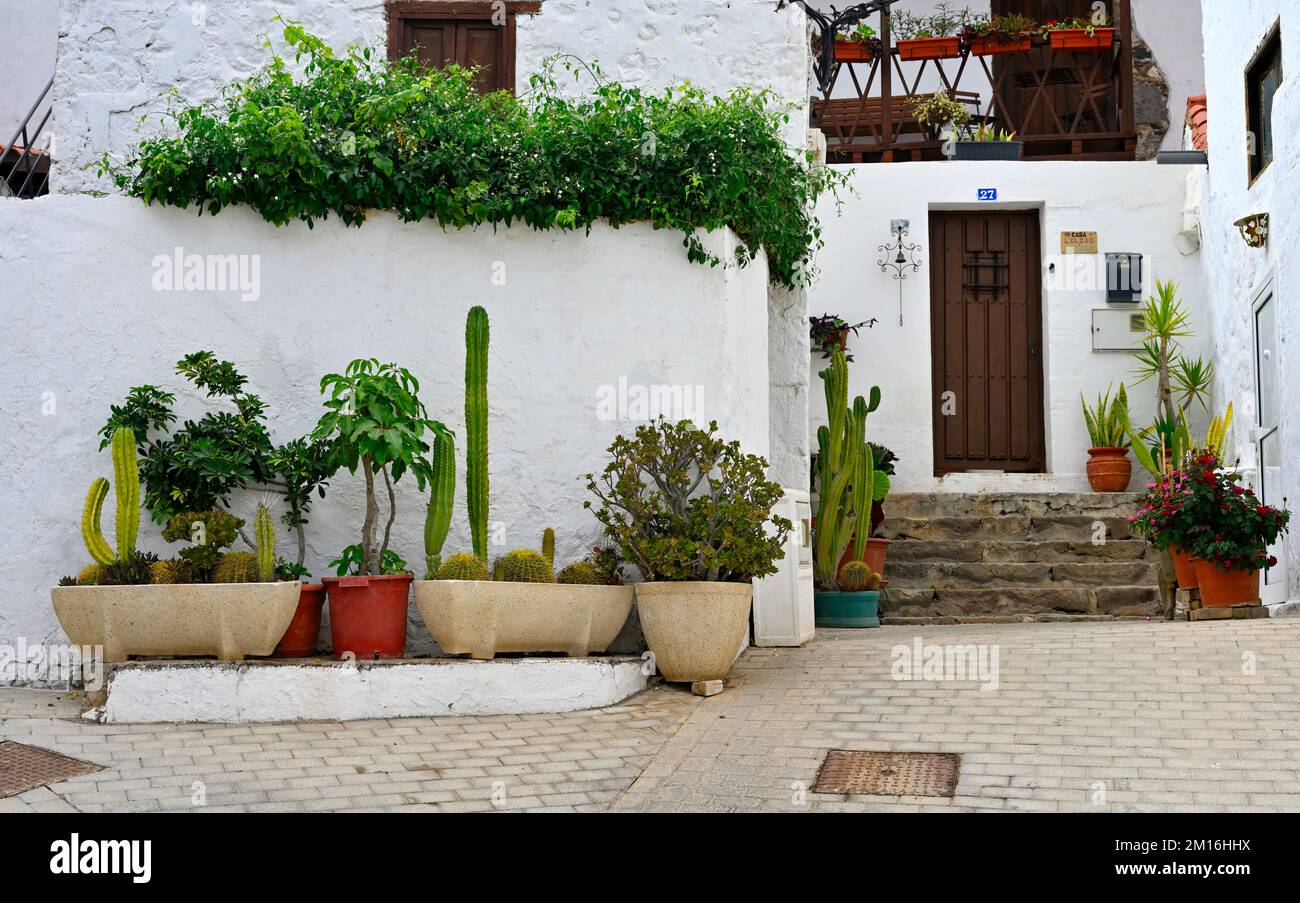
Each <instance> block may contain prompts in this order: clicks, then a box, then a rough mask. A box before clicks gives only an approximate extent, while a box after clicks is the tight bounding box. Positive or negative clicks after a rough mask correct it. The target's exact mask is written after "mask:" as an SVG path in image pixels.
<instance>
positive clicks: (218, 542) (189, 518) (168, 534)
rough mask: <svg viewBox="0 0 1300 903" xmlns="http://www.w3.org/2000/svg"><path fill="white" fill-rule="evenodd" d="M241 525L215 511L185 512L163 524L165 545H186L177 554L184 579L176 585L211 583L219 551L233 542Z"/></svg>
mask: <svg viewBox="0 0 1300 903" xmlns="http://www.w3.org/2000/svg"><path fill="white" fill-rule="evenodd" d="M243 526H244V522H243V521H242V520H240V519H239V518H237V517H235V516H234V515H233V514H229V513H227V512H225V511H221V510H219V509H214V510H212V511H189V512H186V513H184V514H178V515H176V516H175V517H173V518H172V519H171V520H169V521H168V522H167V526H166V527H164V528H163V531H162V537H163V539H165V540H166V541H167V542H188V543H190V545H188V546H186V547H185V548H183V549H181V550H180V552H178V553H177V555H178V556H179V558H180V559H181V561H183V562H184V563H185V565H186V572H185V575H184V577H185V579H183V580H176V581H174V582H178V583H211V582H212V580H213V573H214V572H215V570H216V568H217V565H218V564H219V563H220V562H221V552H222V550H223V549H227V548H229V547H230V546H232V545H233V544H234V543H235V540H237V539H238V538H239V531H240V529H241V528H242V527H243Z"/></svg>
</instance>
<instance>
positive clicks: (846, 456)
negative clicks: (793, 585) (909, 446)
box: [814, 351, 880, 592]
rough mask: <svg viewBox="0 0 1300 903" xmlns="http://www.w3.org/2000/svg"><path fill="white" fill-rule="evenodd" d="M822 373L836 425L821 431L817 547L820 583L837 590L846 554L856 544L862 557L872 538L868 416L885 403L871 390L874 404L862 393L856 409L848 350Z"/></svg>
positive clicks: (828, 408) (872, 475)
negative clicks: (846, 354) (863, 396)
mask: <svg viewBox="0 0 1300 903" xmlns="http://www.w3.org/2000/svg"><path fill="white" fill-rule="evenodd" d="M819 375H820V376H821V379H822V382H823V383H825V390H826V411H827V414H828V415H829V418H830V424H829V426H824V427H822V428H821V429H819V430H818V431H817V444H818V447H819V449H820V453H821V455H820V468H821V469H820V489H819V495H818V505H817V529H816V536H815V538H814V545H815V550H814V551H815V554H816V559H817V560H816V571H817V584H818V586H819V587H820V588H821V589H823V590H824V591H826V592H834V591H835V590H836V589H837V588H838V583H837V578H838V577H839V573H838V570H839V563H840V559H841V558H842V557H843V556H844V552H845V551H846V550H847V549H848V547H849V545H850V544H851V543H852V544H853V545H854V553H855V554H854V557H859V558H860V557H861V556H862V553H863V552H864V551H865V550H866V545H867V540H868V539H869V538H870V535H869V534H870V532H871V531H870V523H871V502H872V499H873V496H874V486H875V469H874V459H873V458H872V455H871V449H870V447H869V446H868V445H867V416H868V415H869V414H872V413H874V412H875V411H876V410H877V409H878V408H879V407H880V389H879V387H875V388H873V389H872V390H871V403H870V404H868V403H867V401H866V399H864V398H862V397H861V396H859V397H858V398H856V399H854V402H853V407H852V408H850V407H849V405H848V397H849V366H848V361H847V360H846V359H845V357H844V353H843V352H842V351H837V352H836V353H835V356H834V358H833V359H832V360H831V365H830V367H828V368H827V369H825V370H823V371H822V372H821V373H820V374H819Z"/></svg>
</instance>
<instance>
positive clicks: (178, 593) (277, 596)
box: [50, 582, 302, 662]
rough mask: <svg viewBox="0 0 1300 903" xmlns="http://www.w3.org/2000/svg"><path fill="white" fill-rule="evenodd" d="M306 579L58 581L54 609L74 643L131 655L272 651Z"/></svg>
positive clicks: (232, 656) (237, 657) (108, 656)
mask: <svg viewBox="0 0 1300 903" xmlns="http://www.w3.org/2000/svg"><path fill="white" fill-rule="evenodd" d="M301 590H302V584H301V583H296V582H295V583H214V584H175V585H167V586H58V587H55V588H54V589H52V590H50V596H51V598H52V599H53V600H54V614H55V615H57V616H58V619H59V624H61V625H62V626H63V631H64V633H66V634H67V635H68V639H70V640H71V641H72V642H73V643H74V644H76V645H78V646H82V645H85V646H103V647H104V661H106V662H122V661H126V658H127V656H129V655H173V656H194V655H215V656H217V657H218V658H220V659H221V660H222V661H236V662H237V661H241V660H242V659H243V658H244V656H246V655H270V654H271V653H272V652H274V651H275V646H276V644H277V643H279V642H280V638H281V637H283V636H284V632H285V631H286V630H287V629H288V628H289V622H290V621H292V620H293V615H294V612H295V611H297V610H298V595H299V593H300V592H301Z"/></svg>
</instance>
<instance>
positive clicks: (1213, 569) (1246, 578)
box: [1196, 560, 1259, 608]
mask: <svg viewBox="0 0 1300 903" xmlns="http://www.w3.org/2000/svg"><path fill="white" fill-rule="evenodd" d="M1196 581H1197V583H1199V584H1200V587H1201V605H1203V606H1205V607H1206V608H1228V607H1230V606H1233V605H1252V604H1254V603H1256V602H1258V601H1259V571H1257V570H1255V571H1225V570H1223V569H1221V568H1220V567H1219V566H1218V565H1216V564H1213V563H1211V562H1209V561H1200V560H1198V561H1197V562H1196Z"/></svg>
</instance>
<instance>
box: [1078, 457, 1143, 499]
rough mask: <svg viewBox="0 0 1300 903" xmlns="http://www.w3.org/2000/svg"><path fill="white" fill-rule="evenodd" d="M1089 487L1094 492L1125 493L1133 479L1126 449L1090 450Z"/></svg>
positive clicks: (1131, 466)
mask: <svg viewBox="0 0 1300 903" xmlns="http://www.w3.org/2000/svg"><path fill="white" fill-rule="evenodd" d="M1088 455H1089V456H1090V457H1089V458H1088V485H1089V486H1091V487H1092V491H1093V492H1124V491H1126V490H1127V489H1128V484H1129V481H1130V480H1131V479H1132V478H1133V462H1132V461H1130V460H1129V458H1128V449H1126V448H1090V449H1088Z"/></svg>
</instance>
